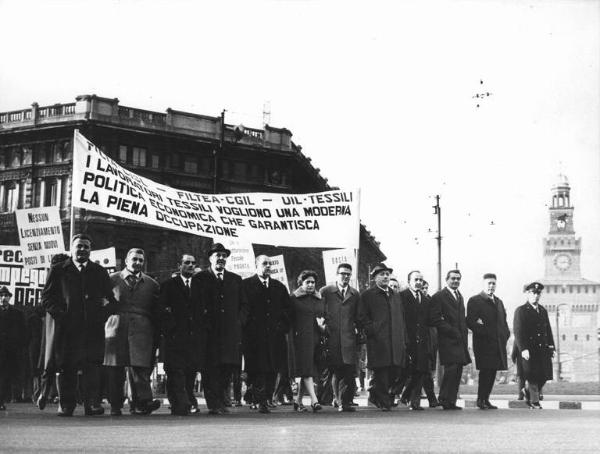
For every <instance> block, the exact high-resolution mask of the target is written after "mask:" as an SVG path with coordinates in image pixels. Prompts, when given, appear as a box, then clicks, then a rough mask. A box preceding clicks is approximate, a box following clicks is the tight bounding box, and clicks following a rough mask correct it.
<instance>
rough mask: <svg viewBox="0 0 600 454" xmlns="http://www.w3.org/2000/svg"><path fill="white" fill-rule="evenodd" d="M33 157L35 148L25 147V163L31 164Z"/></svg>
mask: <svg viewBox="0 0 600 454" xmlns="http://www.w3.org/2000/svg"><path fill="white" fill-rule="evenodd" d="M32 159H33V148H31V147H23V165H24V166H30V165H31V160H32Z"/></svg>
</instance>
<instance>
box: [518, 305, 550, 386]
mask: <svg viewBox="0 0 600 454" xmlns="http://www.w3.org/2000/svg"><path fill="white" fill-rule="evenodd" d="M538 308H539V312H538V311H536V310H535V309H534V308H533V307H532V306H531V304H529V303H525V304H523V305H522V306H519V307H518V308H517V309H516V310H515V318H514V324H513V331H514V333H515V346H516V358H517V361H518V362H519V363H520V364H519V366H521V368H522V370H523V375H524V377H523V378H525V379H526V380H531V381H533V382H535V383H539V382H543V381H545V380H552V377H553V370H552V356H553V355H554V337H553V336H552V328H551V327H550V320H549V319H548V311H547V310H546V308H545V307H543V306H541V305H539V304H538ZM523 350H529V361H525V360H523V358H522V357H521V352H523Z"/></svg>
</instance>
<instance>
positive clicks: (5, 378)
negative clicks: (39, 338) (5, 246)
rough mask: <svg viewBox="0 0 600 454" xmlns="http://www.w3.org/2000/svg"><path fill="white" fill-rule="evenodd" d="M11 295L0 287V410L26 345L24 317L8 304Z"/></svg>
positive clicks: (17, 372) (4, 288)
mask: <svg viewBox="0 0 600 454" xmlns="http://www.w3.org/2000/svg"><path fill="white" fill-rule="evenodd" d="M11 297H12V293H11V292H10V290H9V289H8V288H7V287H5V286H3V287H0V410H6V408H5V407H4V397H5V395H6V394H8V392H7V390H8V389H9V386H8V385H9V384H10V383H11V381H14V380H15V379H16V378H17V377H18V375H19V366H20V364H21V358H20V352H21V351H22V350H23V347H24V346H25V343H26V331H25V317H24V315H23V313H22V312H21V311H20V310H18V309H16V308H15V307H14V306H13V305H11V304H10V299H11Z"/></svg>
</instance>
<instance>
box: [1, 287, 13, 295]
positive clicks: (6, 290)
mask: <svg viewBox="0 0 600 454" xmlns="http://www.w3.org/2000/svg"><path fill="white" fill-rule="evenodd" d="M0 295H8V296H12V293H10V290H9V289H8V287H7V286H6V285H3V286H2V287H0Z"/></svg>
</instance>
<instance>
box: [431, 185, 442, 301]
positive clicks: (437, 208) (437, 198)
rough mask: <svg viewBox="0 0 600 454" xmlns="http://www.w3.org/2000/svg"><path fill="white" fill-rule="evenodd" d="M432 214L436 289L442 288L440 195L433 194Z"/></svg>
mask: <svg viewBox="0 0 600 454" xmlns="http://www.w3.org/2000/svg"><path fill="white" fill-rule="evenodd" d="M433 210H434V211H433V214H435V215H437V223H438V228H437V236H436V237H435V239H436V240H437V253H438V257H437V272H438V291H439V290H441V289H442V207H440V196H439V194H438V195H436V196H435V205H434V206H433Z"/></svg>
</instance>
